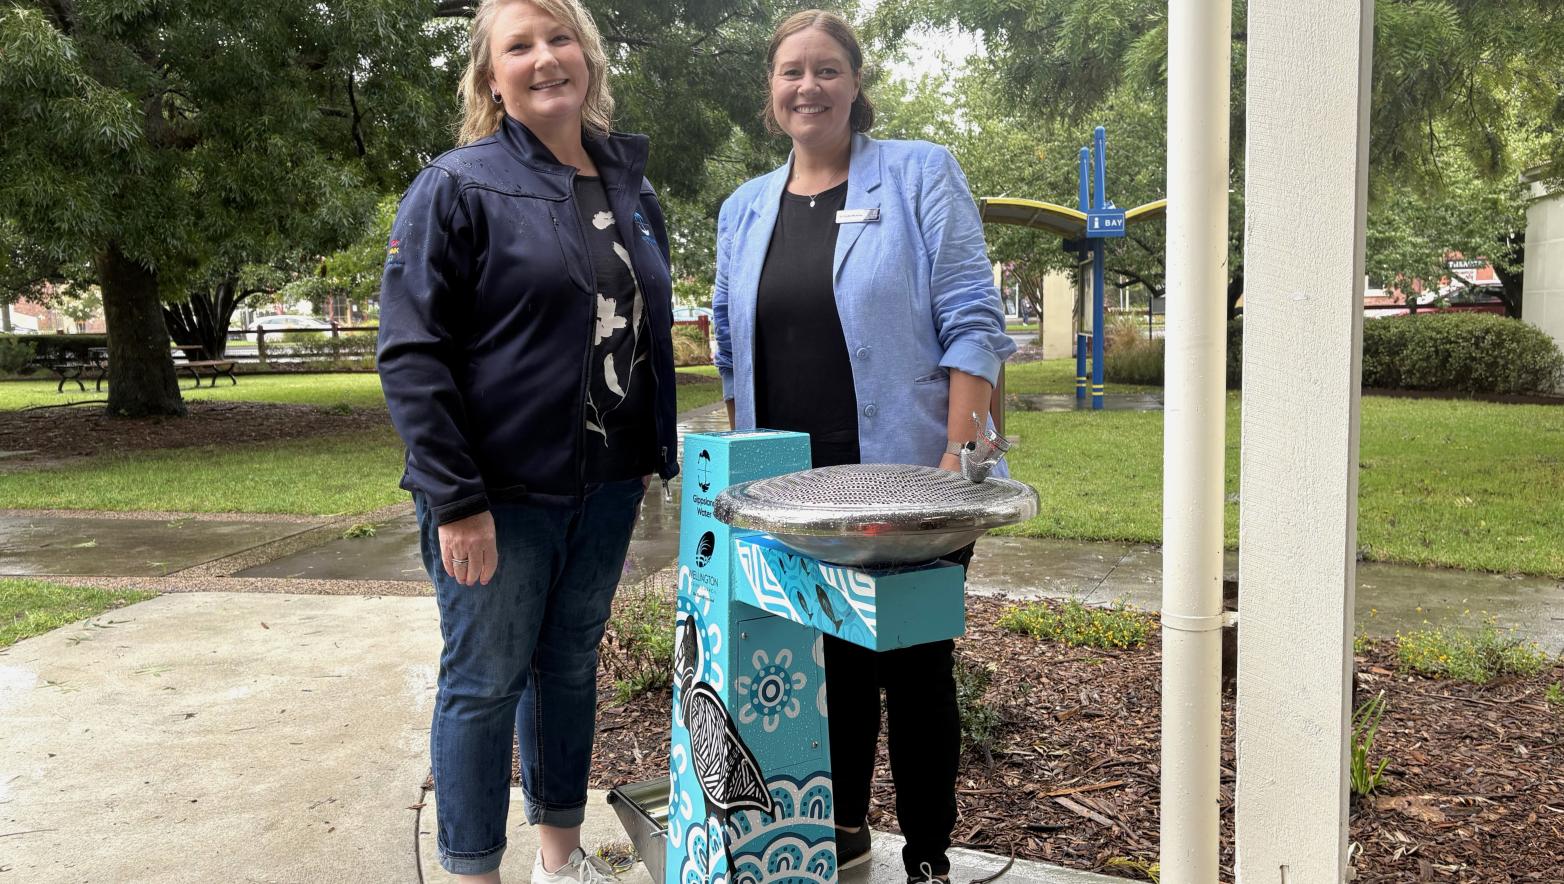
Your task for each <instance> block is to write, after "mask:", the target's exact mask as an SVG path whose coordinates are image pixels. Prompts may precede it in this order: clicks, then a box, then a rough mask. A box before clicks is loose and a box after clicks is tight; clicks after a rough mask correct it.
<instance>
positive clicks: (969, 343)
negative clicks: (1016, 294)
mask: <svg viewBox="0 0 1564 884" xmlns="http://www.w3.org/2000/svg"><path fill="white" fill-rule="evenodd" d="M791 166H792V158H791V157H790V158H789V159H788V162H787V163H786V164H784V165H783V166H782V167H781V168H779V169H777V170H775V171H773V172H771V173H769V174H766V175H762V176H760V177H758V178H754V179H751V180H750V181H747V182H745V183H744V184H743V185H742V186H740V187H739V189H738V190H736V191H734V192H733V195H732V196H730V197H728V199H727V202H725V203H723V204H722V212H721V214H720V215H719V216H718V220H717V284H716V292H715V294H714V296H713V298H712V313H713V314H714V317H715V320H716V326H717V359H716V362H717V371H718V373H719V374H721V375H722V391H723V396H724V397H725V398H728V399H732V400H734V406H735V409H734V410H735V417H736V425H737V427H738V428H739V429H752V428H753V427H754V426H755V366H754V353H755V346H754V345H755V296H756V290H757V288H758V287H759V284H760V272H761V268H762V267H763V266H764V265H765V263H766V252H767V251H768V249H769V248H770V245H771V233H772V230H773V228H775V226H776V221H777V212H778V211H779V208H780V206H781V203H782V191H783V189H784V188H785V187H786V185H787V179H788V172H789V169H790V168H791ZM863 209H877V210H879V219H878V220H877V221H866V222H860V223H843V224H842V225H841V230H840V231H839V232H838V233H837V237H836V256H835V260H834V266H833V270H834V276H833V280H834V281H835V286H836V310H837V313H838V314H839V315H840V317H841V320H842V333H843V336H844V337H845V338H846V340H847V351H848V356H849V358H850V360H851V364H852V367H853V376H852V378H851V382H852V385H853V391H854V392H855V393H856V394H857V399H858V447H859V455H860V457H861V459H862V460H863V462H864V463H908V464H925V465H928V466H936V465H938V464H939V460H940V456H941V455H942V454H943V453H944V451H945V444H946V438H945V437H946V431H945V430H946V427H945V423H946V417H947V413H948V410H949V403H950V398H949V394H950V377H949V370H950V369H957V370H959V371H964V372H966V373H968V374H972V375H976V376H978V377H981V378H985V379H987V380H988V381H989V383H993V382H994V381H995V379H996V378H997V377H998V375H999V366H1000V364H1001V363H1003V362H1004V360H1005V359H1006V358H1007V357H1008V356H1009V355H1010V354H1011V353H1013V352H1015V342H1014V341H1012V340H1011V339H1010V337H1009V335H1007V334H1005V316H1004V307H1003V305H1002V302H1001V301H1000V299H999V291H998V290H997V289H996V288H995V287H994V275H993V270H992V269H991V267H990V265H989V261H988V255H987V253H986V252H985V250H984V243H983V225H982V222H981V221H980V220H979V218H978V212H977V206H976V204H974V203H973V201H972V194H971V192H970V191H969V190H968V188H967V179H966V176H965V175H963V174H962V172H961V167H960V166H958V165H957V164H956V159H955V157H953V156H951V154H950V151H948V150H946V149H945V148H943V147H940V146H938V145H935V144H930V143H928V142H926V141H877V140H875V139H872V138H870V137H868V136H867V135H862V134H859V135H854V136H853V144H852V160H851V166H850V167H849V170H848V176H847V210H848V211H853V210H863ZM847 380H848V379H846V378H844V379H843V381H844V382H845V381H847Z"/></svg>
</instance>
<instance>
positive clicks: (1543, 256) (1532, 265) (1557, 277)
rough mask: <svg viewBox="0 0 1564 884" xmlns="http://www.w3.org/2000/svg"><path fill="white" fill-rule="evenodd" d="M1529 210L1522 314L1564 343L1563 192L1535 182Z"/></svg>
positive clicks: (1562, 344) (1562, 345)
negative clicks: (1555, 191) (1554, 190)
mask: <svg viewBox="0 0 1564 884" xmlns="http://www.w3.org/2000/svg"><path fill="white" fill-rule="evenodd" d="M1532 197H1533V198H1534V199H1535V200H1536V201H1535V202H1533V203H1532V204H1531V206H1530V207H1529V208H1528V209H1527V210H1526V297H1525V299H1524V300H1523V301H1521V318H1522V319H1524V320H1526V321H1527V322H1529V323H1531V324H1532V325H1535V326H1537V327H1538V328H1540V329H1542V330H1543V331H1545V332H1547V333H1548V334H1549V335H1550V336H1551V337H1552V338H1553V340H1554V341H1556V342H1558V345H1559V346H1560V347H1564V193H1549V192H1548V191H1547V189H1546V188H1544V187H1543V186H1542V185H1541V184H1533V185H1532Z"/></svg>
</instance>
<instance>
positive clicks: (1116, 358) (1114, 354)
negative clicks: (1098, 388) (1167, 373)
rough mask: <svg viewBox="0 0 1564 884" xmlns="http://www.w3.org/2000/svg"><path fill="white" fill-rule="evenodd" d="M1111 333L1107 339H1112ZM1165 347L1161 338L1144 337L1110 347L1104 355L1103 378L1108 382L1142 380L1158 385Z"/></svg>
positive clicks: (1137, 382)
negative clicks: (1151, 339) (1149, 339)
mask: <svg viewBox="0 0 1564 884" xmlns="http://www.w3.org/2000/svg"><path fill="white" fill-rule="evenodd" d="M1112 340H1113V339H1112V337H1111V336H1110V337H1109V339H1108V342H1106V343H1111V342H1112ZM1165 352H1166V348H1165V347H1164V345H1163V343H1162V340H1161V339H1160V338H1159V339H1157V340H1153V341H1148V340H1146V339H1144V338H1140V339H1137V340H1135V341H1134V342H1133V343H1130V342H1123V343H1120V344H1119V345H1118V346H1117V347H1110V348H1109V349H1108V352H1107V355H1106V356H1105V357H1104V359H1103V365H1102V378H1103V380H1104V381H1106V382H1108V383H1110V384H1142V385H1145V386H1150V387H1160V386H1162V383H1163V364H1164V355H1163V354H1164V353H1165Z"/></svg>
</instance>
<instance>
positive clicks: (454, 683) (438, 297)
mask: <svg viewBox="0 0 1564 884" xmlns="http://www.w3.org/2000/svg"><path fill="white" fill-rule="evenodd" d="M470 52H471V55H470V60H469V64H468V68H467V73H466V75H465V77H464V81H463V89H462V92H463V98H464V120H463V127H462V139H461V140H462V142H463V146H461V147H458V148H457V149H455V150H453V151H450V152H449V153H446V154H445V155H443V156H441V157H439V158H437V159H436V160H434V162H432V163H430V164H429V166H428V167H427V168H425V169H424V170H423V171H422V172H420V173H419V175H418V176H417V178H416V179H415V180H414V181H413V183H412V186H411V187H409V188H408V190H407V193H406V194H405V195H404V197H403V199H402V203H401V206H400V207H399V209H398V212H397V219H396V223H395V225H394V227H393V228H392V234H391V240H390V243H389V244H388V247H387V259H386V268H385V277H384V281H383V285H382V289H381V312H380V321H381V326H380V341H379V367H380V375H381V383H382V385H383V386H384V388H385V394H386V402H387V404H388V406H389V408H390V411H391V419H392V422H393V423H394V424H395V426H396V429H397V432H398V433H400V434H401V436H402V439H403V441H404V442H405V443H406V446H407V464H406V472H405V474H404V476H403V479H402V487H404V488H407V489H408V490H409V491H411V492H412V493H413V498H414V503H415V505H416V510H417V513H418V520H419V526H420V529H421V540H422V552H423V558H424V564H425V567H426V568H427V569H428V571H429V574H430V577H431V579H432V580H433V582H434V585H435V594H436V597H437V600H438V603H439V610H440V630H441V634H442V636H443V638H444V648H443V650H442V652H441V656H440V674H439V680H438V690H437V694H436V699H435V710H434V722H433V727H432V730H431V736H430V752H431V759H432V764H433V768H434V781H435V795H436V799H437V806H438V817H439V820H438V823H439V825H438V828H439V837H438V844H439V851H440V862H441V864H442V865H443V866H444V867H445V869H446V870H447V871H449V872H451V873H453V874H456V875H457V876H458V877H459V879H461V880H469V881H486V882H492V881H498V880H499V876H498V872H497V869H498V867H499V864H500V858H501V855H502V854H503V852H504V849H505V843H506V838H505V832H506V825H505V822H506V815H507V812H508V805H509V794H510V792H509V776H510V769H511V768H510V759H511V737H512V734H513V733H515V734H516V735H517V737H518V740H519V745H520V759H521V768H522V788H523V792H524V795H525V799H526V807H525V809H526V817H527V820H528V822H529V823H533V824H536V825H538V826H539V827H540V830H539V835H540V844H541V850H540V851H539V853H538V855H537V856H536V857H535V860H534V868H533V874H532V880H533V881H534V882H555V881H608V880H612V874H611V872H610V871H609V870H608V869H607V867H606V866H605V865H604V864H603V863H602V861H601V860H597V859H595V858H593V857H588V856H586V855H585V854H584V853H583V852H582V851H581V849H580V826H581V822H582V819H583V815H584V808H585V804H586V794H587V775H588V770H589V766H590V763H591V754H592V738H593V733H594V723H595V711H596V707H595V702H596V669H597V645H598V642H599V641H600V639H601V638H602V635H603V630H604V624H605V623H606V621H607V619H608V615H609V605H610V603H611V601H612V599H613V594H614V589H615V587H616V585H617V583H618V578H619V575H620V572H621V570H622V566H623V563H624V556H625V552H626V550H627V548H628V545H629V539H630V533H631V529H632V527H633V526H634V523H635V520H636V514H637V511H638V508H639V505H640V501H641V497H642V495H643V494H644V492H645V489H646V483H647V479H648V478H649V476H650V474H652V473H657V474H659V475H660V476H661V477H662V478H663V480H664V483H666V482H667V480H668V479H670V478H672V477H673V475H674V473H675V472H676V471H677V467H676V464H675V461H674V456H675V455H674V410H675V405H674V402H675V399H674V377H673V360H672V352H673V346H672V341H671V340H670V330H671V325H672V312H671V311H672V308H671V302H670V299H671V285H670V281H669V273H668V242H667V235H666V233H665V231H664V228H663V216H662V210H661V208H660V207H659V205H658V202H657V197H656V195H655V194H654V193H653V192H652V189H651V187H650V186H649V185H648V184H647V183H646V181H645V179H644V178H643V177H642V171H643V169H644V168H645V166H646V158H647V141H646V138H645V137H644V136H638V135H619V134H612V133H610V132H609V128H608V126H609V117H610V114H611V112H612V110H613V100H612V98H611V97H610V95H609V91H608V84H607V80H606V76H607V69H608V65H607V61H606V58H605V56H604V54H603V49H602V45H601V40H600V38H599V36H598V32H597V29H596V27H595V26H594V25H593V23H592V20H591V17H590V16H589V15H588V14H587V12H586V11H585V10H584V9H583V8H582V7H581V6H580V4H579V2H578V0H531V2H526V0H484V2H483V3H482V4H481V5H480V6H479V9H478V11H477V13H476V16H475V18H474V21H473V29H472V42H471V49H470Z"/></svg>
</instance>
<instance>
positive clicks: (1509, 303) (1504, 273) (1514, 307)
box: [1493, 233, 1526, 319]
mask: <svg viewBox="0 0 1564 884" xmlns="http://www.w3.org/2000/svg"><path fill="white" fill-rule="evenodd" d="M1507 245H1508V246H1509V247H1510V248H1511V249H1512V250H1513V251H1514V262H1513V263H1512V264H1509V265H1506V264H1505V262H1503V261H1495V262H1493V272H1494V275H1496V276H1498V277H1499V285H1500V287H1501V288H1500V290H1499V300H1501V301H1503V302H1504V315H1505V316H1508V317H1510V318H1511V319H1520V318H1521V305H1522V303H1523V300H1522V296H1523V295H1524V294H1525V281H1526V280H1525V273H1526V234H1524V233H1522V234H1520V235H1518V236H1516V237H1514V238H1513V239H1511V240H1510V241H1509V242H1508V243H1507ZM1506 266H1513V267H1519V268H1521V269H1520V270H1518V271H1511V270H1507V269H1505V268H1506Z"/></svg>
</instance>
